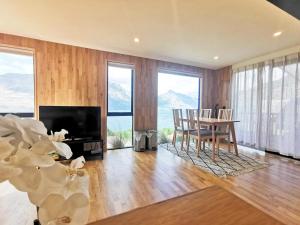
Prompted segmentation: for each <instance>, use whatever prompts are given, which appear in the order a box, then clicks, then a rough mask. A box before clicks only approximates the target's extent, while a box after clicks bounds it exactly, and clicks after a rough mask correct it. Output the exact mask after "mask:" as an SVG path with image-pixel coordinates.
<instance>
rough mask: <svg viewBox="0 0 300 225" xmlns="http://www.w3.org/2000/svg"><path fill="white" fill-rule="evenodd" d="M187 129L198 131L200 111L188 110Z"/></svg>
mask: <svg viewBox="0 0 300 225" xmlns="http://www.w3.org/2000/svg"><path fill="white" fill-rule="evenodd" d="M186 116H187V128H188V130H196V129H198V124H199V111H198V109H187V110H186Z"/></svg>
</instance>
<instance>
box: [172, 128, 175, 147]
mask: <svg viewBox="0 0 300 225" xmlns="http://www.w3.org/2000/svg"><path fill="white" fill-rule="evenodd" d="M172 144H173V145H174V146H175V144H176V130H174V132H173V139H172Z"/></svg>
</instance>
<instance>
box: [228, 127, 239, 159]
mask: <svg viewBox="0 0 300 225" xmlns="http://www.w3.org/2000/svg"><path fill="white" fill-rule="evenodd" d="M229 127H230V132H231V136H232V140H233V146H234V151H235V154H236V155H237V156H238V155H239V152H238V148H237V143H236V136H235V129H234V124H233V123H231V124H230V126H229Z"/></svg>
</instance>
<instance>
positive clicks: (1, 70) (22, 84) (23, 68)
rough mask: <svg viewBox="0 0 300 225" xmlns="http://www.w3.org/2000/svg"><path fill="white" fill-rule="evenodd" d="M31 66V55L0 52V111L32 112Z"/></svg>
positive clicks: (32, 76)
mask: <svg viewBox="0 0 300 225" xmlns="http://www.w3.org/2000/svg"><path fill="white" fill-rule="evenodd" d="M0 51H1V50H0ZM33 68H34V67H33V56H30V55H23V54H13V53H6V52H0V93H1V95H0V113H30V114H31V115H32V114H33V112H34V75H33V74H34V73H33V71H34V69H33Z"/></svg>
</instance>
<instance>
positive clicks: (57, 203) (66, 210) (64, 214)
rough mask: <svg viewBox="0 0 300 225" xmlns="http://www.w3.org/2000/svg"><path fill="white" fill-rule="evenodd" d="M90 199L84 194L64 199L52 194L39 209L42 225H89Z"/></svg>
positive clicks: (76, 194)
mask: <svg viewBox="0 0 300 225" xmlns="http://www.w3.org/2000/svg"><path fill="white" fill-rule="evenodd" d="M88 215H89V199H88V198H87V196H85V195H84V194H82V193H75V194H73V195H71V196H69V198H68V199H64V198H63V197H62V196H61V195H57V194H51V195H49V196H48V197H47V199H46V200H45V201H44V203H43V204H42V205H41V207H40V208H39V220H40V222H41V223H42V224H51V225H61V224H68V225H83V224H87V222H88Z"/></svg>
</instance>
